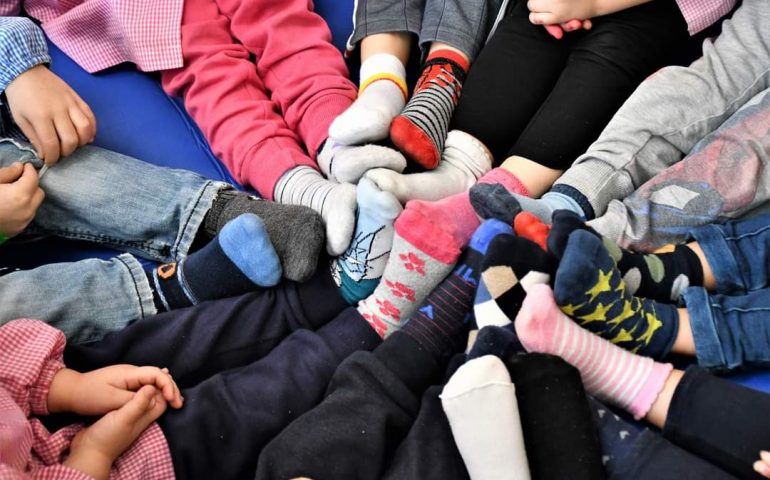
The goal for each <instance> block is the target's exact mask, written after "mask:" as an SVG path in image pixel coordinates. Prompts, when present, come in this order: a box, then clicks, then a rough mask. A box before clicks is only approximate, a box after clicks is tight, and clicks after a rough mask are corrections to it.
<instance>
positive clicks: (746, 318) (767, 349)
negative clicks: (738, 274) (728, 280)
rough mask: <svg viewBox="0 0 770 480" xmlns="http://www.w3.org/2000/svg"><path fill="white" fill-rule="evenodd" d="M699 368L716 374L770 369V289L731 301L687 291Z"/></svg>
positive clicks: (702, 291) (704, 292)
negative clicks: (737, 369) (719, 371)
mask: <svg viewBox="0 0 770 480" xmlns="http://www.w3.org/2000/svg"><path fill="white" fill-rule="evenodd" d="M683 298H684V302H685V304H686V305H687V313H688V314H689V317H690V326H691V328H692V334H693V339H694V340H695V353H696V356H697V358H698V365H700V366H701V367H704V368H709V369H715V370H722V371H724V370H732V369H735V368H739V367H747V366H763V367H766V366H768V365H770V289H764V290H757V291H754V292H750V293H748V294H746V295H742V296H738V297H730V296H725V295H709V294H708V293H707V292H706V290H705V289H703V288H700V287H693V288H688V289H687V290H685V293H684V297H683Z"/></svg>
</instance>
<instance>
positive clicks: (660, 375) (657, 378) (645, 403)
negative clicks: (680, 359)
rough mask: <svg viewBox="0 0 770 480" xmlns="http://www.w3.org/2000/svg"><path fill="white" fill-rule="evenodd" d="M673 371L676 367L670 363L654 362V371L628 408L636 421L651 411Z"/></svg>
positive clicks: (652, 370) (651, 371)
mask: <svg viewBox="0 0 770 480" xmlns="http://www.w3.org/2000/svg"><path fill="white" fill-rule="evenodd" d="M673 369H674V366H673V365H671V364H670V363H658V362H653V364H652V369H651V370H650V373H649V375H648V376H647V379H646V380H645V382H644V384H643V385H642V388H641V390H640V391H639V393H638V394H637V395H636V397H635V398H634V399H633V400H632V401H631V404H630V405H629V406H628V411H629V413H631V414H632V415H633V416H634V419H635V420H641V419H642V418H644V417H645V416H646V415H647V413H648V412H649V411H650V408H652V404H653V403H655V400H656V399H657V398H658V395H659V394H660V392H661V391H662V390H663V386H664V385H665V384H666V380H667V379H668V376H669V374H670V373H671V371H672V370H673Z"/></svg>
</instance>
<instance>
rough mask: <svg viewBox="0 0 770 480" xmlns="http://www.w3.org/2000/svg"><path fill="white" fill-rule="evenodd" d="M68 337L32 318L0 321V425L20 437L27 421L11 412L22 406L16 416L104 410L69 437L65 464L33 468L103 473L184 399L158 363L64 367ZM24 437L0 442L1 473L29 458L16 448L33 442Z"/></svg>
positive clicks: (76, 474) (48, 473)
mask: <svg viewBox="0 0 770 480" xmlns="http://www.w3.org/2000/svg"><path fill="white" fill-rule="evenodd" d="M65 343H66V342H65V338H64V334H62V332H61V331H59V330H56V329H55V328H53V327H51V326H49V325H47V324H45V323H43V322H40V321H36V320H15V321H12V322H10V323H7V324H5V325H3V326H2V327H0V412H2V411H6V412H8V415H0V426H4V427H7V429H8V430H9V431H15V433H17V434H19V437H21V436H23V435H22V434H20V432H22V431H23V429H24V428H25V425H24V424H22V423H21V422H19V421H18V420H19V419H18V418H16V419H14V418H13V415H12V414H13V413H14V410H15V412H19V409H20V410H21V412H19V413H21V415H19V417H21V420H24V419H26V418H28V417H30V416H31V415H46V414H48V413H49V412H65V411H66V412H74V413H78V414H81V415H103V414H106V415H105V416H104V417H102V419H100V420H99V421H97V422H96V423H94V424H93V425H91V426H90V427H88V428H87V429H85V430H83V431H81V432H80V433H79V434H78V435H77V436H76V437H75V438H74V439H73V443H72V445H71V447H70V455H69V457H68V458H67V460H65V462H64V464H63V465H57V466H53V467H49V468H47V469H43V470H42V471H37V472H35V474H34V475H33V477H34V476H38V475H39V476H44V477H46V476H47V478H81V476H82V475H80V473H79V472H83V473H86V474H88V475H89V476H90V477H93V478H105V479H106V478H107V477H109V473H110V469H111V466H112V463H113V462H114V461H115V460H116V459H117V458H118V457H119V456H120V455H121V454H122V453H123V452H124V451H125V450H126V449H127V448H128V447H129V446H131V444H132V443H133V442H134V441H135V440H136V439H137V438H138V437H139V435H140V434H141V433H142V432H143V431H144V430H145V429H146V428H147V427H148V426H149V425H150V424H151V423H152V422H153V421H155V419H157V418H158V417H159V416H160V415H161V414H162V413H163V412H164V411H165V409H166V406H167V405H168V404H171V405H172V406H174V407H177V408H179V407H181V406H182V398H181V395H180V394H179V389H178V388H177V387H176V384H175V383H174V381H173V379H172V378H171V376H170V375H169V374H168V371H166V370H161V369H158V368H155V367H134V366H130V365H116V366H112V367H107V368H103V369H100V370H95V371H93V372H89V373H85V374H81V373H78V372H75V371H73V370H69V369H67V368H65V367H64V363H63V361H62V353H63V351H64V346H65ZM4 422H8V425H3V423H4ZM27 428H28V427H27ZM11 438H13V436H11ZM18 443H21V444H22V445H19V444H18ZM24 443H25V442H15V443H14V442H8V444H4V442H0V473H2V474H5V473H6V470H8V469H9V468H11V467H12V466H13V467H16V468H15V469H16V470H18V469H19V468H24V465H17V463H19V460H20V459H22V461H23V458H25V457H26V455H25V452H23V451H20V450H19V449H20V448H27V449H29V448H30V445H29V444H26V445H23V444H24ZM68 467H69V468H68ZM49 469H54V470H55V472H51V471H49ZM53 473H58V474H60V476H56V475H52V474H53ZM65 473H66V475H64V474H65ZM90 477H89V478H90ZM3 478H5V477H3ZM21 478H24V477H23V476H21Z"/></svg>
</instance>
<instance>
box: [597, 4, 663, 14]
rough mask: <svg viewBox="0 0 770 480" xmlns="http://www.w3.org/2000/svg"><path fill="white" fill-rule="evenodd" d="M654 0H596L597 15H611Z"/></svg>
mask: <svg viewBox="0 0 770 480" xmlns="http://www.w3.org/2000/svg"><path fill="white" fill-rule="evenodd" d="M651 1H653V0H595V7H594V8H595V12H596V14H595V16H596V17H600V16H602V15H609V14H610V13H615V12H619V11H621V10H625V9H627V8H631V7H636V6H637V5H641V4H643V3H649V2H651Z"/></svg>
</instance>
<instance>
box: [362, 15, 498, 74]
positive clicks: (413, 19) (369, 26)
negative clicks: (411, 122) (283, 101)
mask: <svg viewBox="0 0 770 480" xmlns="http://www.w3.org/2000/svg"><path fill="white" fill-rule="evenodd" d="M507 4H508V0H356V3H355V13H354V15H353V19H354V22H355V23H354V25H353V34H352V36H351V37H350V39H349V40H348V51H352V50H353V49H354V48H355V45H356V44H358V42H360V41H361V40H363V39H364V37H368V36H369V35H374V34H376V33H386V32H410V33H413V34H415V35H417V37H418V38H419V42H420V46H421V47H425V46H427V45H428V44H429V43H431V42H441V43H446V44H447V45H450V46H452V47H454V48H457V49H458V50H460V51H461V52H463V53H464V54H465V55H467V56H468V58H469V59H471V60H473V59H474V58H475V57H476V55H477V54H478V53H479V51H480V50H481V47H482V46H483V45H484V43H485V42H486V39H487V37H488V36H489V34H490V33H491V31H492V30H493V27H494V25H495V24H496V22H497V20H498V17H500V16H501V14H502V12H504V11H505V8H506V6H507Z"/></svg>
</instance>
